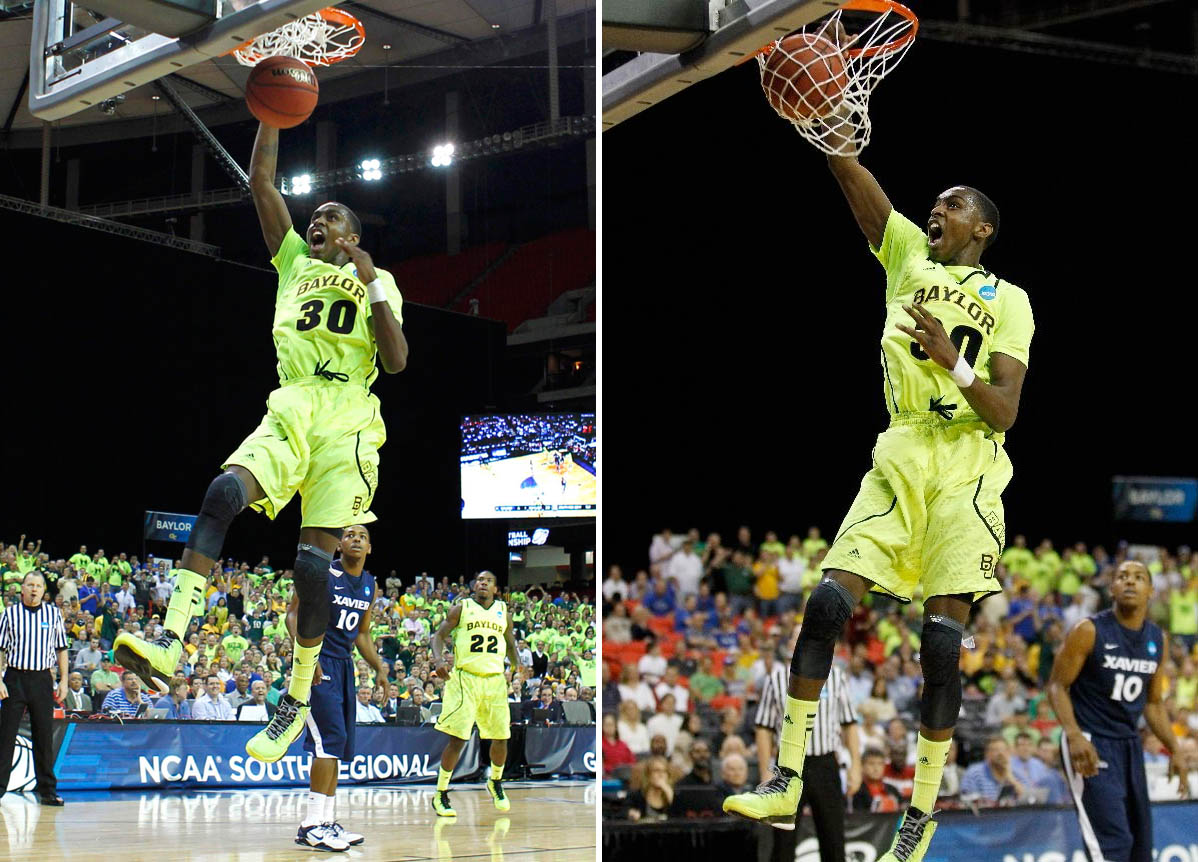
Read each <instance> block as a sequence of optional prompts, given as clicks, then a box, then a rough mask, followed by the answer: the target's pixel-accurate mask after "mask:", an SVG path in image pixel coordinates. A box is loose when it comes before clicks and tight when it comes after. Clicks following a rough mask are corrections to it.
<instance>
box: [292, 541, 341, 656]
mask: <svg viewBox="0 0 1198 862" xmlns="http://www.w3.org/2000/svg"><path fill="white" fill-rule="evenodd" d="M331 562H333V555H332V554H331V553H329V552H328V551H325V550H322V549H320V548H318V547H316V546H315V545H300V546H299V553H298V554H297V555H296V557H295V575H294V577H293V582H294V585H295V595H296V596H297V597H298V599H299V608H298V610H297V613H296V620H295V628H296V632H297V633H298V634H299V636H300V637H302V638H303V639H304V640H311V639H312V638H319V637H324V632H325V629H326V628H328V625H329V563H331Z"/></svg>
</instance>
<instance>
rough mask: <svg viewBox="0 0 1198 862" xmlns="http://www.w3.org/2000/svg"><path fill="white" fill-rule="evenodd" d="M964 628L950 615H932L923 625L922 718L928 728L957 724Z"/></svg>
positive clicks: (921, 658)
mask: <svg viewBox="0 0 1198 862" xmlns="http://www.w3.org/2000/svg"><path fill="white" fill-rule="evenodd" d="M964 633H965V627H964V626H963V625H961V624H960V623H959V622H957V621H956V620H954V619H952V618H951V617H943V616H938V615H932V616H930V617H929V619H928V622H927V623H925V624H924V627H923V637H922V638H921V640H920V645H919V664H920V667H921V668H922V669H923V701H922V702H921V703H920V709H919V720H920V722H922V723H923V726H924V727H926V728H928V729H929V730H947V729H948V728H950V727H955V726H956V724H957V717H958V715H960V712H961V669H960V662H961V636H962V635H963V634H964Z"/></svg>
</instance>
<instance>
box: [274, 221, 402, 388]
mask: <svg viewBox="0 0 1198 862" xmlns="http://www.w3.org/2000/svg"><path fill="white" fill-rule="evenodd" d="M271 263H272V264H274V267H275V269H277V270H278V271H279V290H278V293H277V294H276V295H275V321H274V327H273V329H272V330H271V333H272V335H273V336H274V341H275V352H276V353H277V354H278V358H279V362H278V369H279V383H280V384H281V383H285V382H286V381H288V380H294V379H296V378H298V377H314V376H318V375H319V376H321V377H325V378H327V379H329V380H338V381H342V382H353V383H358V384H361V385H363V386H365V387H366V388H367V389H369V388H370V385H371V384H372V383H374V379H375V378H376V377H378V373H379V372H378V368H376V367H375V363H374V357H375V351H376V347H375V343H374V332H373V330H372V329H371V327H370V322H369V321H370V314H371V305H370V302H369V300H368V299H367V298H366V287H365V286H364V285H363V284H362V282H360V281H359V280H358V279H357V272H358V271H357V269H356V268H355V267H354V264H353V261H349V262H347V263H346V264H345V265H344V266H342V267H337V266H334V265H333V264H331V263H325V262H324V261H321V260H317V259H316V258H313V257H309V256H308V244H307V243H306V242H304V240H303V239H302V238H301V237H300V235H299V234H298V233H296V232H295V229H294V228H291V229H289V230H288V231H287V235H286V236H285V237H283V244H282V245H280V246H279V252H278V254H276V255H275V256H274V258H272V259H271ZM375 271H376V272H377V273H378V277H379V279H380V280H381V281H382V282H383V285H384V286H385V288H386V291H387V302H388V304H389V305H390V306H391V311H392V312H393V313H394V314H395V319H396V320H398V321H399V322H400V323H403V297H402V296H400V293H399V288H398V287H396V285H395V279H394V278H392V276H391V273H389V272H387V271H386V270H383V269H378V268H377V267H376V269H375Z"/></svg>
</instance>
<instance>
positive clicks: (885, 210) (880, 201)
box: [828, 156, 894, 248]
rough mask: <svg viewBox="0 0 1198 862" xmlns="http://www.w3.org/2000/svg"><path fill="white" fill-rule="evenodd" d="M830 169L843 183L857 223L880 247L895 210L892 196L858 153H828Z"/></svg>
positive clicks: (841, 185) (842, 185) (871, 240)
mask: <svg viewBox="0 0 1198 862" xmlns="http://www.w3.org/2000/svg"><path fill="white" fill-rule="evenodd" d="M828 168H829V169H830V170H831V171H832V176H834V177H836V182H838V183H839V184H840V190H841V191H842V192H843V193H844V198H845V200H847V201H848V202H849V209H850V210H852V211H853V218H855V219H856V220H857V226H858V227H860V228H861V232H862V233H863V234H865V238H866V239H867V240H868V241H869V244H870V245H871V246H873V247H874V248H878V247H880V246H881V245H882V237H883V236H884V235H885V234H886V222H887V220H888V219H889V218H890V213H891V211H892V210H893V209H894V207H893V206H892V205H891V203H890V198H888V197H886V192H884V191H882V186H881V185H879V184H878V181H877V180H876V179H875V178H874V175H873V174H872V173H871V172H870V171H869V170H868V169H866V168H864V167H862V166H861V163H860V162H859V161H857V157H856V156H828Z"/></svg>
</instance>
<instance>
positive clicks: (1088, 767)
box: [1068, 733, 1098, 778]
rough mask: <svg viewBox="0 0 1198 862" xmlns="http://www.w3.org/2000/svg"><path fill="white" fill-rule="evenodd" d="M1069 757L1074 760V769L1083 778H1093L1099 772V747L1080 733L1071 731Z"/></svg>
mask: <svg viewBox="0 0 1198 862" xmlns="http://www.w3.org/2000/svg"><path fill="white" fill-rule="evenodd" d="M1068 742H1069V759H1070V760H1071V761H1073V771H1074V772H1076V773H1077V774H1078V775H1080V776H1081V777H1082V778H1093V777H1094V776H1095V775H1097V774H1098V749H1096V748H1095V747H1094V746H1093V744H1092V743H1091V742H1090V740H1088V739H1086V737H1084V736H1083V735H1082V734H1080V733H1070V734H1069V737H1068Z"/></svg>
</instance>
